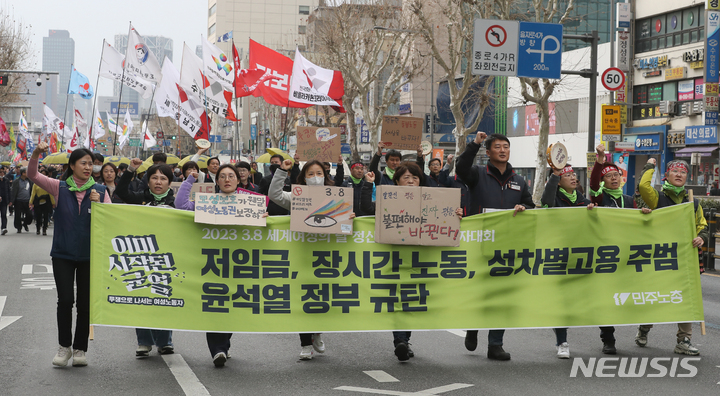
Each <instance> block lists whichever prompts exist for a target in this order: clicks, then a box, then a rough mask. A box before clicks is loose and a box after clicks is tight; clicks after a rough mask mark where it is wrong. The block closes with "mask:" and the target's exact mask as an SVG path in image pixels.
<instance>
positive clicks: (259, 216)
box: [195, 193, 267, 227]
mask: <svg viewBox="0 0 720 396" xmlns="http://www.w3.org/2000/svg"><path fill="white" fill-rule="evenodd" d="M196 197H197V201H196V202H195V222H196V223H203V224H225V225H251V226H262V227H265V224H266V222H265V217H263V214H264V213H265V212H267V201H266V197H265V196H263V195H255V194H204V193H198V194H197V195H196Z"/></svg>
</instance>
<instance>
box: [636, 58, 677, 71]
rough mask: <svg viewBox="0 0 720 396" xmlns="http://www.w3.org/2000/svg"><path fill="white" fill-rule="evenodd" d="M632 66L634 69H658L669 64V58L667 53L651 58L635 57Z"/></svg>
mask: <svg viewBox="0 0 720 396" xmlns="http://www.w3.org/2000/svg"><path fill="white" fill-rule="evenodd" d="M633 66H635V68H636V69H659V68H661V67H668V66H670V60H669V59H668V56H667V55H661V56H653V57H652V58H642V59H635V62H633Z"/></svg>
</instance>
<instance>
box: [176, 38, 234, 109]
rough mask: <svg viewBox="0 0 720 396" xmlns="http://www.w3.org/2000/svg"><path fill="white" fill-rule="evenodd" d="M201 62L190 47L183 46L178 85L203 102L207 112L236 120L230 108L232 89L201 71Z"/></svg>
mask: <svg viewBox="0 0 720 396" xmlns="http://www.w3.org/2000/svg"><path fill="white" fill-rule="evenodd" d="M203 70H204V68H203V62H202V59H200V58H199V57H198V56H197V55H195V53H194V52H193V51H192V50H191V49H190V47H188V46H187V44H185V46H184V47H183V57H182V66H181V68H180V86H181V87H182V88H183V89H184V90H185V92H187V93H188V94H190V95H193V96H195V97H196V98H197V99H199V101H200V103H205V106H206V108H207V110H208V111H209V112H213V113H215V114H217V115H219V116H220V117H223V118H227V119H228V120H231V121H237V120H238V119H237V118H235V113H234V112H233V109H232V96H233V91H232V90H226V89H225V88H224V87H223V84H222V83H220V82H219V81H216V80H215V79H213V78H208V77H209V76H208V75H206V73H203V72H202V71H203Z"/></svg>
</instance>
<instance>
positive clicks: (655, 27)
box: [635, 6, 705, 54]
mask: <svg viewBox="0 0 720 396" xmlns="http://www.w3.org/2000/svg"><path fill="white" fill-rule="evenodd" d="M703 7H704V6H694V7H690V8H686V9H684V10H681V11H672V12H668V13H665V14H661V15H655V16H652V17H649V18H644V19H640V20H638V21H637V22H636V23H635V28H636V32H637V34H636V36H635V50H636V54H639V53H642V52H647V51H654V50H658V49H663V48H671V47H677V46H680V45H685V44H690V43H695V42H701V41H702V40H703V39H704V37H705V35H704V20H703V18H704V16H703V15H704V9H703Z"/></svg>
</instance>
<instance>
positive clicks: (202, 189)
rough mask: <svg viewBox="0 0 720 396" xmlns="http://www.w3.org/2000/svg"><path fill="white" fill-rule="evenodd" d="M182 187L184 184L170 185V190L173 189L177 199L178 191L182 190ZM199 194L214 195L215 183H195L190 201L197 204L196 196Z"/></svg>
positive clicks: (191, 190)
mask: <svg viewBox="0 0 720 396" xmlns="http://www.w3.org/2000/svg"><path fill="white" fill-rule="evenodd" d="M180 186H182V182H172V183H170V188H172V190H173V195H175V196H176V197H177V194H178V191H179V190H180ZM197 193H205V194H214V193H215V183H193V185H192V189H190V201H192V202H195V194H197Z"/></svg>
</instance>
